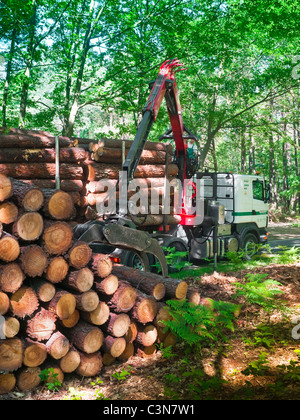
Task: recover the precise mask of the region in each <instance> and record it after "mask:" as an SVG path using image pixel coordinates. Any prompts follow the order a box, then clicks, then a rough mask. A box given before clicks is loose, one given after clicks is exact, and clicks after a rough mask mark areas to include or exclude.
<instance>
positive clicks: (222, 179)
mask: <svg viewBox="0 0 300 420" xmlns="http://www.w3.org/2000/svg"><path fill="white" fill-rule="evenodd" d="M181 70H184V69H183V68H182V64H181V63H180V62H179V61H178V60H168V61H166V62H165V63H164V64H163V65H162V66H161V68H160V71H159V74H158V77H157V79H156V80H155V82H153V83H151V85H150V88H151V93H150V96H149V98H148V100H147V102H146V105H145V107H144V109H143V118H142V121H141V124H140V125H139V128H138V130H137V133H136V136H135V138H134V141H133V142H132V144H131V147H130V148H129V151H128V150H127V152H126V153H125V146H126V145H124V144H123V146H124V147H123V149H122V162H123V164H122V171H121V172H120V176H119V179H118V181H117V182H116V183H115V184H114V187H113V189H112V190H109V189H108V190H107V189H106V191H107V200H104V201H105V202H106V203H108V205H106V207H105V208H103V207H99V208H98V213H99V216H101V217H102V219H101V220H99V219H98V220H96V221H91V222H87V223H84V224H81V225H78V226H77V227H76V228H75V235H76V237H77V238H78V239H79V240H81V241H86V242H88V243H89V244H90V246H92V247H93V248H94V250H95V252H101V253H107V254H110V255H111V257H112V258H115V261H119V262H121V263H122V264H124V265H127V266H130V267H136V268H140V269H141V270H144V271H151V270H152V269H153V267H154V266H157V261H158V263H159V264H160V267H161V271H162V275H163V276H167V274H168V265H167V261H166V258H165V250H166V249H175V250H176V251H183V252H184V253H185V254H186V256H187V258H188V259H189V260H190V261H192V262H193V263H198V262H200V261H203V260H204V259H207V258H211V259H213V260H214V263H215V265H216V263H217V260H218V258H220V257H224V256H226V253H227V252H228V251H229V252H238V251H240V250H243V252H244V255H245V257H246V258H249V259H250V258H252V257H253V255H254V253H255V252H256V250H257V244H260V243H266V242H267V238H268V233H267V226H268V202H269V185H268V183H267V181H266V180H265V179H264V177H262V176H260V175H259V174H257V175H240V174H233V173H231V172H227V173H215V172H209V171H207V170H206V171H203V172H201V171H199V157H200V156H201V149H200V147H199V140H198V138H197V137H196V136H195V135H194V134H193V133H192V132H191V131H190V130H189V129H188V128H187V127H186V126H185V125H184V123H183V119H182V113H181V106H180V102H179V93H178V89H177V83H176V79H175V74H176V72H178V71H181ZM164 98H165V100H166V105H167V110H168V114H169V118H170V123H171V129H169V130H168V131H166V132H165V134H164V135H163V136H162V137H161V140H165V139H170V140H172V141H174V143H175V149H176V151H175V155H174V156H173V158H172V161H171V162H170V161H169V160H168V159H167V158H166V162H165V168H166V169H165V174H164V175H165V183H164V187H163V188H164V190H163V194H162V195H161V196H159V197H151V200H150V206H151V214H150V211H149V207H148V200H147V197H148V193H149V192H147V189H146V188H143V187H142V186H141V185H140V184H139V183H138V182H137V180H136V178H137V174H136V172H137V170H138V164H139V162H140V159H141V156H142V153H143V151H144V148H145V145H146V143H149V142H147V138H148V135H149V132H150V129H151V126H152V124H153V123H154V122H155V120H156V119H157V115H158V111H159V109H160V106H161V104H162V101H163V99H164ZM166 155H168V154H167V153H166ZM172 164H176V165H177V167H178V173H177V176H176V177H170V176H169V175H170V173H169V172H168V168H169V167H171V165H172ZM170 178H171V179H170ZM117 189H118V194H117V195H116V194H115V192H116V191H117ZM129 191H133V192H134V194H131V195H130V196H129V195H128V192H129ZM145 191H146V194H145ZM110 204H112V205H110ZM155 204H156V207H155ZM153 207H154V208H155V209H154V211H153Z"/></svg>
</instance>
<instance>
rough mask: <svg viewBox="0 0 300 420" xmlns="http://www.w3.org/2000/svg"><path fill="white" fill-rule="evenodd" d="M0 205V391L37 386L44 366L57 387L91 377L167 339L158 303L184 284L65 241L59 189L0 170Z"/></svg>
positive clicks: (66, 217)
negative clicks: (31, 183) (75, 376)
mask: <svg viewBox="0 0 300 420" xmlns="http://www.w3.org/2000/svg"><path fill="white" fill-rule="evenodd" d="M22 185H23V187H24V188H23V189H22ZM0 201H1V203H0V204H1V205H3V206H4V205H5V206H4V207H3V211H2V213H1V211H0V216H1V224H0V226H1V236H0V394H5V393H8V392H10V391H12V390H13V389H14V387H15V386H17V388H18V389H19V390H20V391H22V392H23V391H28V390H31V389H33V388H35V387H37V386H38V385H39V384H40V382H41V378H40V376H39V375H40V373H41V371H42V370H43V369H47V368H49V367H51V368H53V369H54V372H55V373H56V374H57V375H58V376H57V379H58V380H59V381H60V382H63V380H64V377H65V375H66V374H69V373H73V372H74V373H77V374H78V375H81V376H88V377H89V376H95V375H98V374H99V372H100V371H101V369H102V367H103V365H109V364H111V363H113V362H114V361H115V360H117V361H124V360H128V359H129V358H130V357H131V356H133V355H137V354H138V355H140V356H143V357H150V356H151V355H153V354H154V353H155V351H156V348H157V347H156V345H155V344H156V343H163V345H166V346H168V345H170V344H171V343H172V342H173V341H174V337H173V336H172V334H170V333H169V334H168V333H164V332H163V330H164V329H163V324H162V320H164V319H167V317H168V311H167V310H166V300H167V299H183V298H186V297H189V296H190V291H189V290H188V287H187V284H186V282H184V281H178V280H173V279H167V278H163V277H161V276H159V275H154V274H150V273H141V272H139V271H137V270H134V269H130V268H126V267H123V266H120V265H116V264H113V263H112V261H111V259H110V258H109V256H108V255H102V254H93V253H92V250H91V248H90V247H89V246H88V245H87V244H86V243H83V242H79V241H76V240H75V239H74V238H73V231H72V227H71V226H70V219H71V218H72V214H73V207H74V203H73V201H72V199H71V196H70V194H69V193H67V192H64V191H60V190H58V191H56V190H48V189H46V190H44V189H40V188H37V187H29V186H28V185H27V184H22V182H21V181H16V180H13V179H11V178H8V177H6V176H5V175H3V174H2V175H0ZM196 298H197V297H196ZM194 299H195V295H194V296H193V300H194Z"/></svg>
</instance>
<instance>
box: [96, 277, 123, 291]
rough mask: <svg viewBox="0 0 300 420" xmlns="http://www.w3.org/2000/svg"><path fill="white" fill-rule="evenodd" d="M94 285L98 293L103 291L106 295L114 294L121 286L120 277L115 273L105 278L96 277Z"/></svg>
mask: <svg viewBox="0 0 300 420" xmlns="http://www.w3.org/2000/svg"><path fill="white" fill-rule="evenodd" d="M94 287H95V289H96V290H97V292H98V293H103V294H105V295H113V294H114V293H115V292H116V291H117V289H118V287H119V279H118V277H116V276H114V275H113V274H110V275H109V276H108V277H106V278H105V279H101V278H98V277H96V278H95V282H94Z"/></svg>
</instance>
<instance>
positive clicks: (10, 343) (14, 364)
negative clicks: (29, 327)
mask: <svg viewBox="0 0 300 420" xmlns="http://www.w3.org/2000/svg"><path fill="white" fill-rule="evenodd" d="M23 352H24V349H23V343H22V341H21V340H20V338H9V339H7V340H0V371H3V372H14V371H16V370H17V369H19V368H20V367H21V366H22V362H23Z"/></svg>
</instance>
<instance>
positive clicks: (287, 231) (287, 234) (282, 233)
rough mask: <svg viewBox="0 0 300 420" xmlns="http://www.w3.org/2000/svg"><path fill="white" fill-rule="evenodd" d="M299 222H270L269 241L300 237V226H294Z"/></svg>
mask: <svg viewBox="0 0 300 420" xmlns="http://www.w3.org/2000/svg"><path fill="white" fill-rule="evenodd" d="M295 223H297V221H295V222H293V223H270V224H269V227H268V232H269V233H270V235H269V241H279V240H285V241H286V240H289V239H291V240H293V239H299V238H300V227H295V226H292V225H293V224H295Z"/></svg>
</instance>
